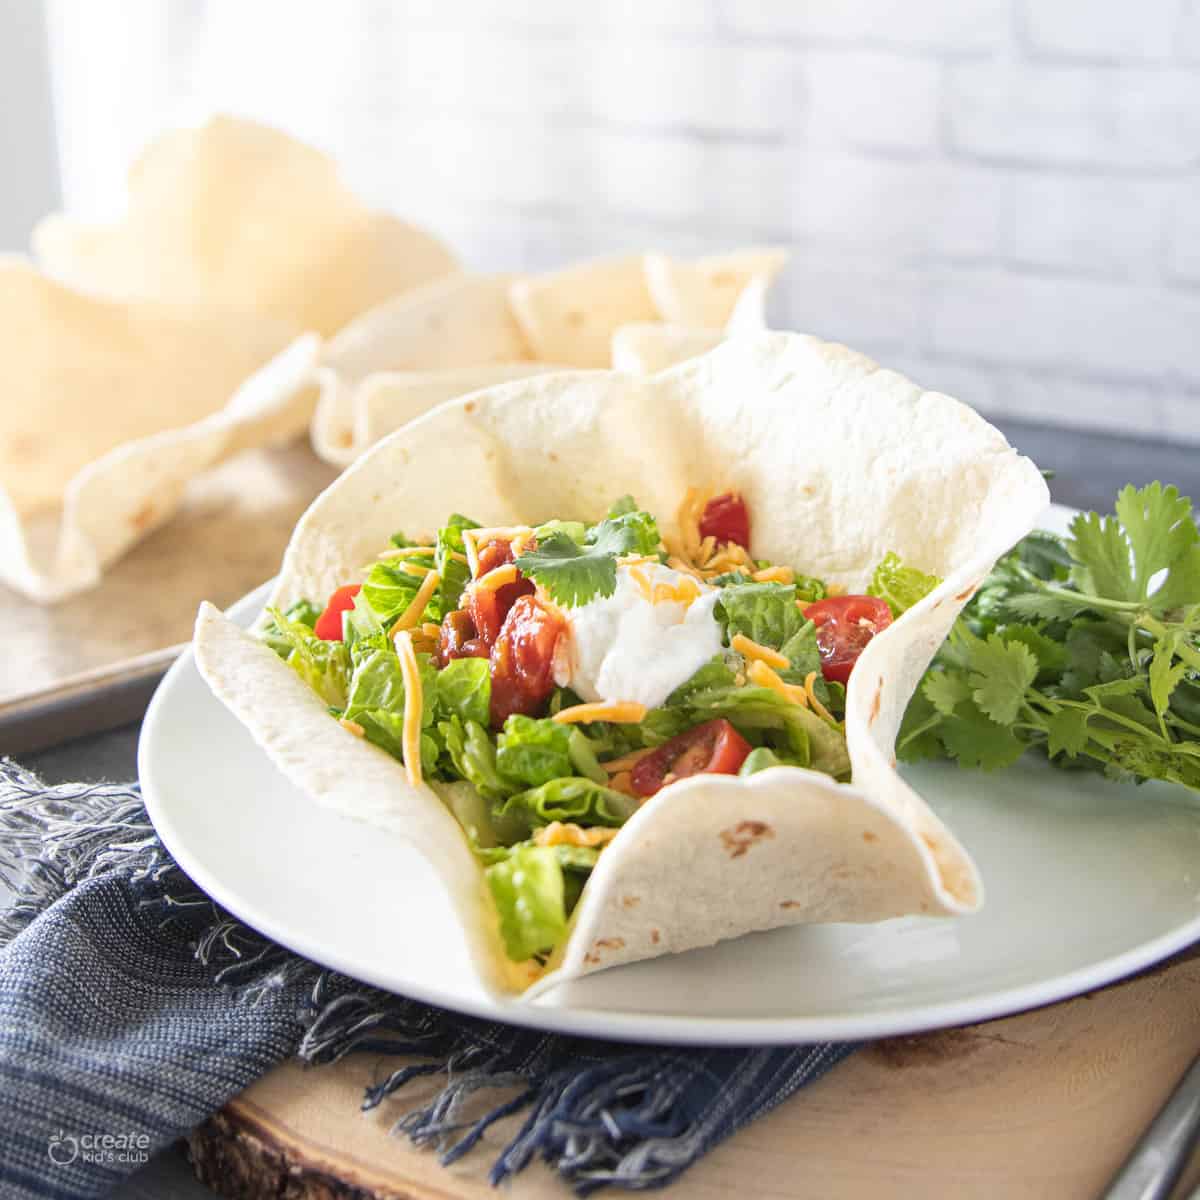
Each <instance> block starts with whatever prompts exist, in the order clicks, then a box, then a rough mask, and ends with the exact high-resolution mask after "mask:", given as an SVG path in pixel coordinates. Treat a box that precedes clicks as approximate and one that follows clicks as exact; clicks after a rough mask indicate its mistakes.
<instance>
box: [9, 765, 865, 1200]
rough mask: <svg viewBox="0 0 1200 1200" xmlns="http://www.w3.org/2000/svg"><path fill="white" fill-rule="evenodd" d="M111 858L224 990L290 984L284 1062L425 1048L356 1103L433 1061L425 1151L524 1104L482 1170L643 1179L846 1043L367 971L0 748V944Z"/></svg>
mask: <svg viewBox="0 0 1200 1200" xmlns="http://www.w3.org/2000/svg"><path fill="white" fill-rule="evenodd" d="M112 872H117V873H120V874H121V875H122V876H123V877H124V878H125V879H126V880H128V881H129V883H130V885H131V887H132V888H133V890H134V892H135V894H136V895H137V897H138V902H139V904H141V905H142V906H143V907H144V909H145V911H146V915H147V916H148V917H150V918H151V919H152V920H153V921H155V922H157V923H158V926H159V928H160V929H162V931H163V933H164V935H166V934H167V933H168V931H169V932H170V934H171V935H173V936H181V935H182V936H186V937H187V938H188V939H189V944H190V945H191V946H192V950H193V953H194V955H195V957H196V960H197V961H198V962H200V963H202V964H203V965H205V966H207V967H209V968H211V982H212V984H214V985H217V986H224V987H226V988H227V989H229V991H230V999H231V1002H248V1003H254V1002H255V1001H256V1000H261V999H262V998H263V997H265V996H268V995H278V994H280V993H281V992H295V993H296V994H297V995H300V996H302V997H304V999H303V1000H302V1002H301V1005H300V1006H301V1008H302V1012H301V1013H300V1014H299V1016H300V1027H301V1028H302V1031H303V1032H302V1036H301V1039H300V1041H299V1044H298V1045H297V1046H296V1053H297V1055H298V1057H299V1058H300V1059H301V1060H302V1061H304V1062H306V1063H309V1064H312V1065H314V1066H318V1065H321V1064H324V1063H331V1062H335V1061H337V1060H338V1059H340V1058H342V1057H343V1056H344V1055H346V1054H349V1053H352V1052H356V1051H365V1052H370V1053H372V1054H376V1055H403V1056H406V1057H419V1058H423V1059H426V1060H427V1061H425V1062H423V1063H420V1064H417V1065H408V1066H405V1067H403V1068H400V1069H399V1070H396V1071H393V1072H392V1073H390V1074H389V1075H388V1076H387V1077H386V1078H384V1079H382V1080H381V1081H380V1082H379V1083H377V1084H376V1085H375V1086H373V1087H371V1088H369V1089H368V1090H367V1092H366V1094H365V1096H364V1100H363V1108H364V1109H373V1108H376V1107H377V1106H379V1105H380V1104H382V1103H383V1102H384V1101H385V1100H388V1099H389V1098H390V1097H392V1096H393V1095H394V1094H395V1093H396V1092H398V1091H399V1090H400V1089H401V1088H403V1087H404V1085H405V1084H407V1083H409V1082H411V1081H412V1080H414V1079H416V1078H419V1077H423V1076H431V1075H436V1074H443V1075H445V1083H444V1084H443V1085H442V1087H441V1088H440V1090H439V1091H438V1092H437V1093H436V1094H435V1095H434V1097H433V1098H432V1099H430V1100H429V1101H427V1102H426V1103H425V1104H423V1105H421V1106H420V1107H417V1108H414V1109H412V1110H411V1111H408V1112H407V1113H405V1115H403V1116H402V1117H401V1118H400V1119H399V1120H398V1121H397V1122H396V1124H395V1127H394V1128H395V1130H396V1132H398V1133H403V1134H406V1135H407V1136H408V1137H409V1138H411V1139H412V1141H413V1142H414V1143H416V1144H418V1145H422V1146H430V1147H434V1148H436V1149H437V1150H438V1151H439V1152H440V1155H441V1158H442V1161H443V1162H446V1163H450V1162H453V1161H455V1160H457V1159H459V1158H461V1157H462V1156H463V1155H464V1154H466V1153H468V1152H469V1151H470V1150H472V1149H473V1148H474V1147H476V1146H477V1145H478V1143H479V1142H480V1140H481V1139H482V1138H483V1136H484V1134H485V1133H486V1132H487V1131H488V1130H489V1129H490V1128H491V1127H492V1126H493V1125H494V1124H495V1123H496V1122H497V1121H500V1120H501V1119H503V1118H505V1117H508V1116H511V1115H513V1114H514V1113H518V1112H521V1111H523V1110H528V1111H527V1113H526V1117H525V1120H524V1123H523V1124H522V1126H521V1128H520V1130H519V1131H518V1132H517V1134H516V1135H515V1136H514V1137H513V1138H512V1139H511V1140H510V1141H509V1142H508V1144H507V1145H505V1146H503V1148H502V1149H501V1150H500V1153H499V1157H498V1158H497V1160H496V1162H495V1164H494V1166H493V1167H492V1170H491V1175H490V1178H491V1180H492V1182H493V1183H494V1184H498V1183H500V1182H502V1181H503V1180H505V1179H508V1178H510V1177H511V1176H513V1175H515V1174H516V1173H517V1172H519V1171H521V1170H522V1169H523V1168H524V1167H525V1166H527V1165H528V1164H529V1163H530V1162H532V1161H533V1160H534V1159H535V1158H539V1157H540V1158H541V1159H543V1160H544V1161H545V1162H547V1163H548V1164H550V1165H551V1166H552V1167H553V1168H554V1169H556V1170H557V1171H558V1172H559V1173H560V1174H561V1175H562V1176H563V1178H564V1179H565V1180H566V1181H567V1182H569V1183H570V1184H571V1185H572V1186H573V1187H574V1188H575V1190H576V1191H577V1192H578V1193H579V1194H581V1195H582V1194H586V1193H588V1192H591V1191H594V1190H595V1189H597V1188H601V1187H604V1186H606V1185H616V1186H619V1187H622V1188H627V1189H647V1188H655V1187H661V1186H663V1185H665V1184H667V1183H670V1182H671V1181H672V1180H674V1179H675V1178H677V1177H678V1175H679V1174H680V1173H681V1172H682V1171H684V1170H685V1169H686V1168H687V1167H688V1166H690V1165H691V1164H693V1163H694V1162H696V1161H697V1160H698V1159H699V1158H700V1157H702V1156H703V1155H704V1153H706V1152H707V1151H708V1150H709V1149H711V1148H712V1147H713V1146H714V1145H716V1144H717V1143H718V1142H720V1141H722V1140H724V1139H725V1138H726V1137H728V1136H729V1135H730V1134H732V1133H734V1132H735V1131H736V1130H738V1129H740V1128H741V1127H743V1126H744V1125H746V1124H748V1123H749V1122H750V1121H752V1120H754V1119H755V1118H756V1117H758V1116H759V1115H761V1114H762V1113H764V1112H766V1111H768V1110H769V1109H770V1108H773V1107H774V1106H775V1105H776V1104H778V1103H780V1102H781V1101H782V1100H784V1099H786V1098H787V1097H788V1096H790V1095H792V1094H793V1093H794V1092H795V1091H797V1090H798V1089H799V1088H801V1087H803V1086H804V1085H805V1084H806V1083H809V1082H811V1081H812V1080H815V1079H817V1078H819V1077H820V1076H821V1075H823V1074H824V1073H825V1072H826V1071H827V1070H829V1068H830V1067H832V1066H834V1065H835V1064H836V1063H838V1062H840V1061H841V1060H842V1059H843V1058H845V1057H846V1056H847V1055H848V1054H849V1053H851V1052H852V1051H853V1049H854V1047H853V1046H850V1045H814V1046H789V1047H776V1048H765V1049H749V1050H747V1049H744V1048H718V1049H707V1050H706V1049H689V1050H688V1051H686V1052H682V1051H678V1050H673V1049H670V1048H662V1047H640V1046H633V1045H627V1044H614V1043H606V1042H596V1041H591V1040H587V1039H580V1038H570V1037H563V1036H557V1035H549V1034H543V1033H538V1032H535V1031H530V1030H524V1029H518V1028H514V1027H512V1026H505V1025H497V1024H493V1023H491V1022H487V1021H483V1020H478V1019H476V1018H471V1017H464V1016H459V1015H457V1014H454V1013H450V1012H445V1011H442V1010H439V1009H434V1008H430V1007H428V1006H427V1005H424V1004H420V1003H417V1002H415V1001H411V1000H406V999H405V998H403V997H400V996H395V995H391V994H390V993H387V992H383V991H381V990H379V989H376V988H371V987H367V986H365V985H362V984H359V983H357V982H355V981H353V980H350V979H348V978H346V977H345V976H342V975H339V974H337V973H336V972H333V971H330V970H327V969H325V968H322V967H319V966H317V965H316V964H314V963H311V962H308V961H307V960H305V959H303V958H300V957H299V956H297V955H295V954H292V953H291V952H290V951H288V950H285V949H284V948H283V947H280V946H277V945H275V944H274V943H272V942H269V941H267V940H266V939H264V938H263V937H261V936H260V935H259V934H257V933H255V932H254V931H253V930H251V929H249V928H248V927H247V926H245V925H243V924H242V923H241V922H240V921H238V920H237V919H236V918H234V917H233V916H232V915H231V914H229V913H227V912H225V911H224V910H223V909H221V908H220V907H219V906H218V905H216V904H215V903H213V902H212V901H211V900H210V899H209V898H208V897H207V896H206V895H205V894H204V893H203V892H201V891H200V890H199V889H198V888H197V887H196V886H195V885H194V884H193V883H192V882H191V880H190V879H188V877H187V876H186V875H185V874H184V873H183V871H182V870H181V869H180V868H179V867H178V866H177V865H176V864H175V862H174V861H173V860H172V859H171V857H170V855H169V854H168V853H167V852H166V850H165V849H164V847H163V845H162V843H161V842H160V841H159V840H158V837H157V835H156V833H155V831H154V828H153V826H152V825H151V823H150V821H149V818H148V817H147V815H146V811H145V808H144V807H143V804H142V800H141V796H140V794H139V793H138V790H137V788H136V786H132V785H112V784H98V785H83V784H72V785H65V786H58V787H47V786H46V785H44V784H42V783H41V782H40V781H39V780H38V779H37V778H36V777H35V776H33V775H31V774H30V773H28V772H26V771H24V770H22V769H21V768H20V767H18V766H17V765H16V764H14V763H12V762H11V761H7V760H5V761H3V762H0V879H2V880H3V882H4V883H5V884H6V885H7V886H8V887H9V889H10V890H11V891H12V892H13V893H14V899H13V900H12V901H11V902H10V904H9V907H8V908H7V910H5V911H3V912H2V913H0V947H3V946H4V945H6V944H7V943H8V942H9V941H11V940H12V939H13V938H15V937H16V936H17V934H18V933H20V931H21V930H22V929H24V928H26V927H27V926H28V925H29V924H30V923H31V922H32V921H33V920H34V919H35V918H36V917H37V916H38V915H39V914H40V913H41V912H43V911H44V910H45V909H46V908H48V907H49V906H50V905H52V904H53V903H54V902H55V901H56V900H58V899H59V898H60V897H62V896H64V895H66V894H67V893H68V892H69V891H71V890H72V889H74V888H75V887H77V886H79V885H80V884H82V883H84V882H86V881H87V880H89V879H91V878H94V877H96V876H99V875H102V874H106V873H112ZM295 1015H296V1014H292V1017H293V1019H294V1017H295ZM491 1093H494V1095H489V1094H491ZM480 1109H482V1110H483V1111H482V1112H480Z"/></svg>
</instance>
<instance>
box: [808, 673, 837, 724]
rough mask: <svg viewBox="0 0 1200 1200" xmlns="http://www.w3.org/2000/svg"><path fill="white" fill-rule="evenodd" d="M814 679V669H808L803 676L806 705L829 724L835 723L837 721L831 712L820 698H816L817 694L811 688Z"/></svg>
mask: <svg viewBox="0 0 1200 1200" xmlns="http://www.w3.org/2000/svg"><path fill="white" fill-rule="evenodd" d="M816 679H817V673H816V671H809V673H808V674H807V675H805V677H804V694H805V695H806V696H807V697H808V707H809V708H811V709H812V710H813V712H815V713H816V714H817V716H818V717H820V718H821V719H822V720H823V721H828V722H829V723H830V725H836V724H837V721H835V720H834V717H833V713H831V712H830V711H829V709H827V708H826V707H825V705H823V704H822V703H821V702H820V700H818V699H817V694H816V692H815V691H814V690H813V686H814V684H815V683H816Z"/></svg>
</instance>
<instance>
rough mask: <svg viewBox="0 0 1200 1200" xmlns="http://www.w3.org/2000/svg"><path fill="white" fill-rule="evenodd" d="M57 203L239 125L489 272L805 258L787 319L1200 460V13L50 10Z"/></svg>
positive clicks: (997, 4)
mask: <svg viewBox="0 0 1200 1200" xmlns="http://www.w3.org/2000/svg"><path fill="white" fill-rule="evenodd" d="M49 3H50V12H51V17H52V21H51V29H52V38H53V45H54V49H55V60H56V62H57V63H58V64H60V66H61V67H62V70H61V71H60V74H59V85H60V86H59V88H58V95H57V100H58V111H59V119H60V124H61V133H62V136H63V144H64V147H65V151H66V155H67V159H66V162H65V163H64V184H65V190H66V193H67V198H68V202H69V203H70V204H71V205H73V206H75V207H79V208H84V209H94V208H97V207H101V208H103V207H111V206H112V205H114V204H115V203H117V202H118V201H119V197H120V192H121V173H120V169H119V163H120V161H121V160H122V159H123V158H125V157H126V156H127V155H128V153H129V151H130V148H131V147H133V146H136V145H137V144H138V143H139V142H141V141H143V140H145V139H146V138H147V137H149V136H150V135H151V134H152V133H153V132H154V130H155V129H156V128H157V127H159V126H160V125H162V124H164V123H167V122H170V121H176V120H180V119H189V118H192V117H194V116H196V115H198V114H200V113H203V112H206V111H211V110H213V109H217V108H232V109H234V110H236V111H241V112H244V113H247V114H249V115H253V116H257V117H259V118H261V119H264V120H269V121H272V122H274V123H276V124H279V125H281V126H283V127H285V128H288V129H290V130H292V131H293V132H295V133H297V134H299V135H301V136H304V137H306V138H309V139H311V140H314V141H316V142H317V143H318V144H320V145H322V146H324V147H325V148H327V149H329V150H330V151H332V152H335V153H336V154H338V155H339V156H340V157H341V159H342V160H343V162H344V164H345V168H346V170H347V172H348V174H349V175H350V177H351V179H352V181H353V183H354V184H355V185H356V186H357V187H359V188H360V189H362V191H363V192H364V193H365V194H367V195H368V196H369V197H370V198H371V199H372V200H373V201H374V202H376V203H379V204H385V205H388V206H390V207H393V208H395V209H396V210H398V211H400V212H402V213H405V214H408V215H410V216H412V217H413V218H415V219H417V220H421V221H424V222H425V223H427V224H429V225H430V226H432V227H433V228H435V229H438V230H439V231H441V232H442V233H443V234H444V235H446V236H447V237H448V238H450V239H451V240H452V241H453V242H454V244H455V245H456V246H457V247H458V248H459V249H460V251H461V252H462V253H463V254H464V255H465V256H466V258H467V259H468V261H470V262H472V263H474V264H476V265H478V266H480V267H485V268H495V267H528V268H533V269H537V268H542V267H547V266H552V265H555V264H558V263H561V262H563V261H565V260H567V259H569V258H572V257H578V256H583V255H593V254H601V253H605V252H615V251H619V250H625V249H631V248H638V247H647V246H658V247H661V248H663V249H666V250H668V251H672V252H677V253H696V252H701V251H703V250H706V249H716V248H723V247H729V246H732V245H736V244H739V243H742V242H746V241H764V240H771V241H777V242H781V243H786V244H789V245H791V246H792V248H793V251H794V259H793V265H792V267H791V269H790V271H789V274H788V276H787V278H786V279H785V280H784V281H783V282H782V283H781V285H780V287H779V288H778V289H777V292H776V294H775V296H774V297H773V300H772V305H773V309H772V317H773V319H774V321H775V323H776V324H779V325H785V326H788V327H795V328H802V329H807V330H811V331H814V332H817V333H820V334H822V335H824V336H827V337H832V338H837V339H839V340H842V341H845V342H848V343H850V344H851V345H856V346H858V347H860V348H862V349H864V350H867V351H868V352H871V353H874V354H876V355H877V356H878V357H880V358H881V359H882V360H883V361H885V362H886V363H888V364H889V365H894V366H896V367H897V368H899V369H901V370H905V371H907V372H908V373H910V374H911V375H912V376H913V377H914V378H916V379H918V380H919V381H920V382H922V383H924V384H926V385H927V386H931V387H937V388H940V389H941V390H943V391H948V392H951V393H952V394H958V395H961V396H962V397H963V399H965V400H967V401H969V402H971V403H973V404H975V405H977V406H978V407H980V408H981V409H983V410H984V411H988V412H995V413H1002V414H1009V415H1013V416H1021V417H1027V418H1033V419H1038V420H1044V421H1049V422H1058V423H1065V424H1070V425H1074V426H1081V427H1086V426H1095V427H1101V428H1107V429H1116V430H1125V431H1128V432H1130V433H1136V434H1149V435H1158V436H1164V437H1170V438H1173V439H1182V440H1187V441H1191V442H1196V443H1200V0H1136V2H1133V0H1090V2H1089V0H619V2H613V0H606V3H603V4H596V3H592V2H587V3H585V2H584V0H411V2H409V3H407V4H405V5H398V4H392V3H390V2H388V0H344V2H343V3H338V4H333V3H331V2H329V0H256V2H255V3H254V4H253V5H247V4H245V3H244V2H242V0H166V2H163V0H132V2H131V4H130V5H129V7H128V9H127V14H128V15H127V16H126V19H125V21H124V23H123V26H120V27H119V26H117V25H116V24H115V23H113V22H112V21H111V20H108V19H106V15H105V14H104V13H102V12H101V11H100V9H99V8H98V7H96V6H90V5H85V4H84V3H82V2H81V0H49Z"/></svg>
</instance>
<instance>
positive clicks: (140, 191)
mask: <svg viewBox="0 0 1200 1200" xmlns="http://www.w3.org/2000/svg"><path fill="white" fill-rule="evenodd" d="M33 245H34V252H35V254H36V256H37V258H38V259H39V260H40V262H41V264H42V265H43V267H44V268H45V269H46V270H47V271H49V272H50V273H52V274H54V275H55V276H56V277H58V278H59V279H62V280H63V281H65V282H67V283H70V284H72V285H73V286H76V287H79V288H83V289H85V290H88V291H92V292H96V293H99V294H103V295H109V296H118V297H123V298H130V297H138V298H149V299H157V300H165V301H170V302H174V303H180V304H188V305H207V306H212V307H217V308H231V309H240V310H248V311H252V312H255V313H258V314H260V315H262V316H264V317H266V318H270V319H272V320H275V321H279V322H282V323H284V324H286V325H287V326H289V328H290V329H292V330H293V331H294V332H295V333H303V332H307V331H315V332H317V333H320V334H323V335H330V334H332V333H334V332H336V331H337V330H338V329H340V328H341V327H342V326H343V325H345V324H346V323H347V322H348V321H349V320H350V319H351V318H353V317H355V316H356V315H358V314H359V313H361V312H363V311H364V310H366V309H369V308H371V307H373V306H374V305H376V304H378V303H380V302H382V301H383V300H386V299H388V298H389V297H391V296H394V295H395V294H396V293H398V292H403V291H407V290H408V289H410V288H413V287H416V286H418V285H420V284H423V283H426V282H428V281H429V280H431V279H434V278H437V277H438V276H441V275H445V274H447V273H448V272H450V271H452V270H454V268H455V260H454V257H453V255H452V254H451V253H450V251H449V250H448V249H447V248H446V246H444V245H443V244H442V242H440V241H439V240H438V239H437V238H435V237H433V236H432V235H431V234H428V233H426V232H424V231H423V230H420V229H417V228H415V227H414V226H412V225H408V224H406V223H405V222H403V221H400V220H397V219H396V218H395V217H392V216H389V215H387V214H385V213H379V212H374V211H372V210H370V209H368V208H367V207H366V206H365V205H363V204H362V203H361V202H360V201H359V200H358V199H357V198H356V197H355V196H354V195H353V193H352V192H350V190H349V189H348V188H347V187H346V186H345V184H344V183H342V181H341V180H340V179H339V177H338V174H337V169H336V167H335V166H334V164H333V163H332V162H331V160H330V159H328V158H327V157H326V156H325V155H323V154H321V153H320V152H319V151H317V150H314V149H313V148H312V147H310V146H306V145H304V144H303V143H301V142H298V141H295V140H294V139H292V138H290V137H288V136H286V135H285V134H283V133H280V132H279V131H278V130H275V129H270V128H268V127H266V126H264V125H258V124H255V123H254V122H251V121H246V120H240V119H236V118H233V117H216V118H214V119H212V120H210V121H208V122H207V123H206V124H204V125H201V126H200V127H199V128H196V129H179V130H174V131H172V132H170V133H166V134H164V135H163V136H162V137H160V138H158V139H157V140H156V141H155V142H154V143H152V144H151V145H150V147H149V148H148V149H147V150H146V151H145V153H144V154H143V155H142V157H141V158H140V159H139V160H138V161H137V162H136V163H135V164H134V166H133V167H132V169H131V170H130V173H129V200H128V208H127V211H126V212H125V214H124V216H123V217H122V218H121V219H120V220H119V221H118V222H117V223H116V224H113V225H109V226H102V227H101V226H86V225H81V224H79V223H77V222H76V221H74V220H73V219H71V218H69V217H67V216H64V215H62V214H57V215H54V216H51V217H47V218H46V219H45V220H44V221H42V222H41V224H40V225H39V226H38V227H37V229H36V230H35V231H34V235H33Z"/></svg>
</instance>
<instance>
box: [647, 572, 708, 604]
mask: <svg viewBox="0 0 1200 1200" xmlns="http://www.w3.org/2000/svg"><path fill="white" fill-rule="evenodd" d="M699 599H700V589H699V588H698V587H697V586H696V582H695V580H693V579H692V577H691V576H690V575H689V576H687V577H686V578H684V579H682V580H680V581H679V583H656V584H655V585H654V596H653V598H652V600H651V603H653V604H662V603H664V602H666V603H668V604H682V605H683V606H684V608H687V607H689V606H690V605H691V604H693V603H694V602H695V601H697V600H699Z"/></svg>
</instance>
